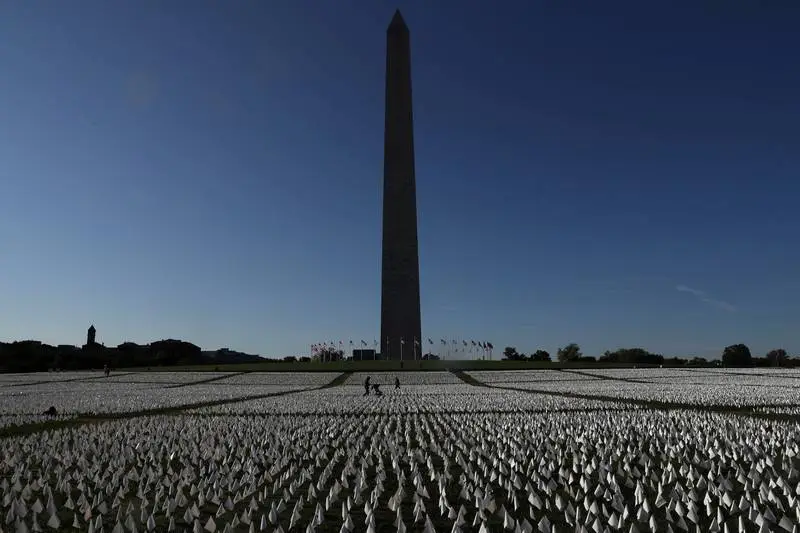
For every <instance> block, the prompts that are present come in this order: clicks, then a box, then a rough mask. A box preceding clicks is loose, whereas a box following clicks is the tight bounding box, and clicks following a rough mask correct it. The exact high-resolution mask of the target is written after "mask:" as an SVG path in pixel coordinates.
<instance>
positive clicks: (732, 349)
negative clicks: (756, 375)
mask: <svg viewBox="0 0 800 533" xmlns="http://www.w3.org/2000/svg"><path fill="white" fill-rule="evenodd" d="M722 364H723V365H725V366H751V365H752V364H753V356H752V355H751V354H750V348H748V347H747V346H746V345H744V344H732V345H730V346H727V347H726V348H725V350H724V351H723V352H722Z"/></svg>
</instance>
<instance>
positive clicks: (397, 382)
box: [364, 376, 400, 396]
mask: <svg viewBox="0 0 800 533" xmlns="http://www.w3.org/2000/svg"><path fill="white" fill-rule="evenodd" d="M370 387H372V390H373V391H374V393H375V396H383V393H382V392H381V385H380V383H373V384H371V385H370V377H369V376H367V379H365V380H364V396H369V389H370ZM399 388H400V378H398V377H397V376H395V378H394V390H398V389H399Z"/></svg>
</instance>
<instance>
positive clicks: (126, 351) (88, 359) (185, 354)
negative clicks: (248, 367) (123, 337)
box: [0, 339, 264, 372]
mask: <svg viewBox="0 0 800 533" xmlns="http://www.w3.org/2000/svg"><path fill="white" fill-rule="evenodd" d="M263 360H264V359H262V358H260V357H258V356H255V355H249V354H243V353H240V352H234V351H231V350H227V349H221V350H217V351H214V352H203V351H202V350H201V349H200V347H199V346H196V345H194V344H192V343H190V342H186V341H181V340H175V339H166V340H160V341H156V342H151V343H150V344H143V345H141V344H136V343H133V342H124V343H122V344H120V345H118V346H116V347H113V348H111V347H109V348H107V347H105V346H103V345H102V344H86V345H84V346H83V347H77V346H72V345H66V344H61V345H58V346H51V345H49V344H44V343H42V342H40V341H34V340H26V341H17V342H8V343H6V342H0V372H46V371H48V370H90V369H100V368H103V367H104V366H105V365H109V366H110V367H111V368H134V367H140V368H141V367H155V366H180V365H202V364H214V363H217V364H227V363H240V362H253V361H263Z"/></svg>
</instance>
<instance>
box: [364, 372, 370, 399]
mask: <svg viewBox="0 0 800 533" xmlns="http://www.w3.org/2000/svg"><path fill="white" fill-rule="evenodd" d="M364 396H369V376H367V379H365V380H364Z"/></svg>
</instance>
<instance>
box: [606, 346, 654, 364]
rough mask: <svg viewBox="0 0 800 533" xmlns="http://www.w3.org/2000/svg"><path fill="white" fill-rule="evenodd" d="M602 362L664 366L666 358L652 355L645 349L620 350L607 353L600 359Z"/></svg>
mask: <svg viewBox="0 0 800 533" xmlns="http://www.w3.org/2000/svg"><path fill="white" fill-rule="evenodd" d="M600 362H601V363H626V364H631V363H633V364H646V365H662V364H664V356H663V355H659V354H654V353H650V352H648V351H647V350H645V349H644V348H620V349H618V350H616V351H613V352H611V351H606V353H604V354H603V356H602V357H600Z"/></svg>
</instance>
